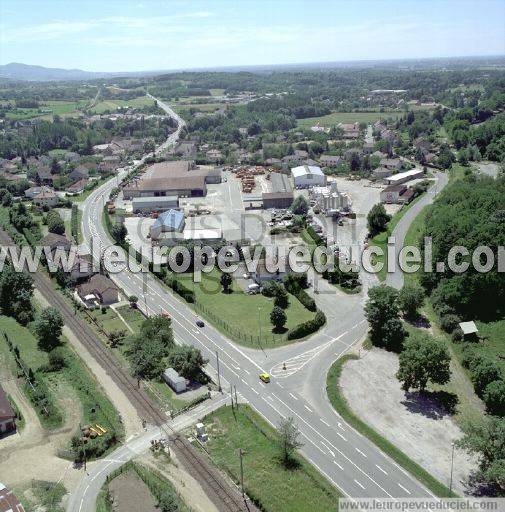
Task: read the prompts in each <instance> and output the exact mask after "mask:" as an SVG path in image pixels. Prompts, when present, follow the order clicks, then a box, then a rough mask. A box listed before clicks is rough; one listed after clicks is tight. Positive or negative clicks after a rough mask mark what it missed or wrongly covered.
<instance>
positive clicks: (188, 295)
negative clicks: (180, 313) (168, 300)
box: [164, 276, 195, 304]
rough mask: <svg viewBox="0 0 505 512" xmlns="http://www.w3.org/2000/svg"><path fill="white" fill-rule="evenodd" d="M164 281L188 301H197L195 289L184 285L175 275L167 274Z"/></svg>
mask: <svg viewBox="0 0 505 512" xmlns="http://www.w3.org/2000/svg"><path fill="white" fill-rule="evenodd" d="M164 282H165V284H166V285H167V286H169V287H170V288H172V290H173V291H174V292H175V293H177V295H180V296H181V297H182V298H183V299H184V300H185V301H186V302H189V303H190V304H193V303H194V302H195V294H194V293H193V290H190V289H189V288H187V287H186V286H184V285H183V284H182V283H181V282H180V281H178V280H177V279H176V278H175V277H169V276H167V277H166V278H165V279H164Z"/></svg>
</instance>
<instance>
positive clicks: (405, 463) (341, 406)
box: [326, 354, 455, 497]
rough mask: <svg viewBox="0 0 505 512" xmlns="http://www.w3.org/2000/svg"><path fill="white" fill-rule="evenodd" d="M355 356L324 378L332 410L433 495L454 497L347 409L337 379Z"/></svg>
mask: <svg viewBox="0 0 505 512" xmlns="http://www.w3.org/2000/svg"><path fill="white" fill-rule="evenodd" d="M357 357H358V356H356V355H355V354H347V355H345V356H343V357H341V358H340V359H338V360H337V361H335V362H334V363H333V365H332V366H331V368H330V370H329V372H328V375H327V377H326V392H327V394H328V398H329V400H330V402H331V404H332V406H333V408H334V409H335V410H336V411H337V412H338V413H339V414H340V415H341V416H342V418H344V420H345V421H346V422H347V423H349V424H350V425H352V427H354V428H355V429H356V430H357V431H358V432H360V433H361V434H362V435H364V436H365V437H367V438H368V439H370V441H372V442H373V443H374V444H375V445H376V446H378V447H379V448H380V449H381V450H382V451H383V452H384V453H386V454H387V455H389V456H390V457H391V458H392V459H393V460H394V461H395V462H396V463H397V464H399V465H400V466H401V467H402V468H404V469H405V470H407V471H408V472H409V473H410V474H411V475H413V476H414V477H415V478H417V480H419V482H421V483H422V484H423V485H425V486H426V487H427V488H428V489H430V491H431V492H433V494H435V495H436V496H440V497H448V496H455V495H454V493H451V492H450V491H449V489H447V488H446V487H445V485H443V484H441V483H440V482H439V481H438V480H436V479H435V478H433V477H432V476H431V475H430V474H429V473H428V472H427V471H426V470H425V469H423V468H422V467H421V466H420V465H419V464H417V463H416V462H414V461H413V460H412V459H410V458H409V457H408V456H407V455H406V454H405V453H403V452H402V451H401V450H400V449H398V448H397V447H396V446H395V445H393V444H392V443H390V442H389V441H388V440H387V439H385V438H384V437H382V436H381V435H380V434H379V433H378V432H377V431H375V430H374V429H373V428H372V427H370V426H369V425H367V424H366V423H365V422H363V421H362V420H361V419H360V418H358V416H356V415H355V414H354V412H353V411H352V410H351V408H350V407H349V405H348V403H347V401H346V399H345V397H344V396H343V395H342V393H341V392H340V386H339V379H340V375H341V374H342V368H343V366H344V364H345V363H346V362H347V361H348V360H349V359H356V358H357Z"/></svg>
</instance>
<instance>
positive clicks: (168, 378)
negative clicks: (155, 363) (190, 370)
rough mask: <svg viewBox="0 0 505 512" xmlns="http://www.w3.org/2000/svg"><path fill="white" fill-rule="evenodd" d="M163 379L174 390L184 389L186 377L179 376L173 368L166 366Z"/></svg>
mask: <svg viewBox="0 0 505 512" xmlns="http://www.w3.org/2000/svg"><path fill="white" fill-rule="evenodd" d="M163 380H164V381H165V382H166V383H167V384H168V385H169V386H170V387H171V388H172V389H173V390H174V391H175V392H176V393H182V392H183V391H186V379H185V378H184V377H181V376H180V375H179V374H178V373H177V372H176V371H175V370H174V369H173V368H167V369H166V370H165V371H164V372H163Z"/></svg>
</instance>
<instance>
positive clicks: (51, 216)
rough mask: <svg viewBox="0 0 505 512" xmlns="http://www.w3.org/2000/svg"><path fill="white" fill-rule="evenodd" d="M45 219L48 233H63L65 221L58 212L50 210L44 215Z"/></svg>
mask: <svg viewBox="0 0 505 512" xmlns="http://www.w3.org/2000/svg"><path fill="white" fill-rule="evenodd" d="M46 220H47V229H48V230H49V232H50V233H55V234H56V235H63V234H65V223H64V222H63V220H62V218H61V217H60V214H59V213H58V212H57V211H56V210H51V211H50V212H49V213H48V214H47V217H46Z"/></svg>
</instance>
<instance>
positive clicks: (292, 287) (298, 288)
mask: <svg viewBox="0 0 505 512" xmlns="http://www.w3.org/2000/svg"><path fill="white" fill-rule="evenodd" d="M302 276H303V274H302ZM302 283H307V276H306V275H305V278H303V277H300V278H290V276H288V277H287V278H286V279H285V280H284V286H285V287H286V290H287V291H288V292H289V293H291V294H292V295H294V296H295V297H296V298H297V299H298V300H299V301H300V303H301V304H302V305H303V306H304V307H305V308H307V309H308V310H309V311H316V309H317V307H316V301H315V300H314V299H313V298H312V297H311V296H310V295H309V294H308V293H307V292H306V291H305V290H304V289H303V288H302Z"/></svg>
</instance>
